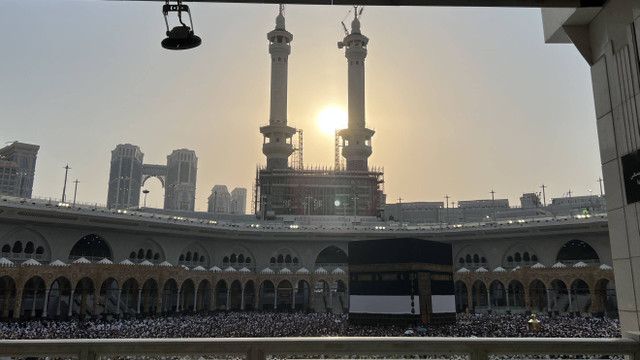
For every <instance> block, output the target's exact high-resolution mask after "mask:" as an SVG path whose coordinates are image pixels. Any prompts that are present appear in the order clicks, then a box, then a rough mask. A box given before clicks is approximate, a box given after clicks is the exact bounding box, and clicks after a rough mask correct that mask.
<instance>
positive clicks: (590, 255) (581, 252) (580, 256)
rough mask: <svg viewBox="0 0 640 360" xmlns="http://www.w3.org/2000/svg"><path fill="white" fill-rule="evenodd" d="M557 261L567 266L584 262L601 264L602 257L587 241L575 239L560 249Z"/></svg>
mask: <svg viewBox="0 0 640 360" xmlns="http://www.w3.org/2000/svg"><path fill="white" fill-rule="evenodd" d="M556 261H560V262H562V263H565V264H572V263H577V262H578V261H584V262H586V263H596V264H597V263H600V257H599V256H598V253H597V252H596V250H595V249H594V248H593V247H592V246H591V245H589V244H588V243H586V242H585V241H582V240H578V239H573V240H570V241H567V242H566V243H564V244H563V245H562V247H560V250H558V253H557V255H556Z"/></svg>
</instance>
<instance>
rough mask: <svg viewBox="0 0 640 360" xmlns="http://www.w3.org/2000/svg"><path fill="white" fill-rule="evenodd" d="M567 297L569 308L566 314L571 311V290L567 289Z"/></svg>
mask: <svg viewBox="0 0 640 360" xmlns="http://www.w3.org/2000/svg"><path fill="white" fill-rule="evenodd" d="M567 295H568V296H569V307H568V308H567V310H568V312H571V311H572V310H573V306H572V304H571V289H567Z"/></svg>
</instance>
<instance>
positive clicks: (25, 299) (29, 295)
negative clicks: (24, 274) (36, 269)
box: [20, 276, 46, 318]
mask: <svg viewBox="0 0 640 360" xmlns="http://www.w3.org/2000/svg"><path fill="white" fill-rule="evenodd" d="M45 289H46V285H45V282H44V280H42V278H41V277H40V276H34V277H32V278H30V279H29V280H27V282H26V283H25V285H24V287H23V289H22V303H21V305H20V309H21V312H22V313H21V315H22V316H24V317H31V318H35V317H41V316H42V313H43V311H44V295H45V293H44V292H45Z"/></svg>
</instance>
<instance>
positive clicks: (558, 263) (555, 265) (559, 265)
mask: <svg viewBox="0 0 640 360" xmlns="http://www.w3.org/2000/svg"><path fill="white" fill-rule="evenodd" d="M551 267H552V268H553V269H561V268H566V267H567V265H565V264H563V263H561V262H560V261H558V262H557V263H555V264H553V265H551Z"/></svg>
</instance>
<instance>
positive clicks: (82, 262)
mask: <svg viewBox="0 0 640 360" xmlns="http://www.w3.org/2000/svg"><path fill="white" fill-rule="evenodd" d="M73 263H74V264H91V261H89V260H87V258H85V257H81V258H80V259H76V260H75V261H74V262H73Z"/></svg>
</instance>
